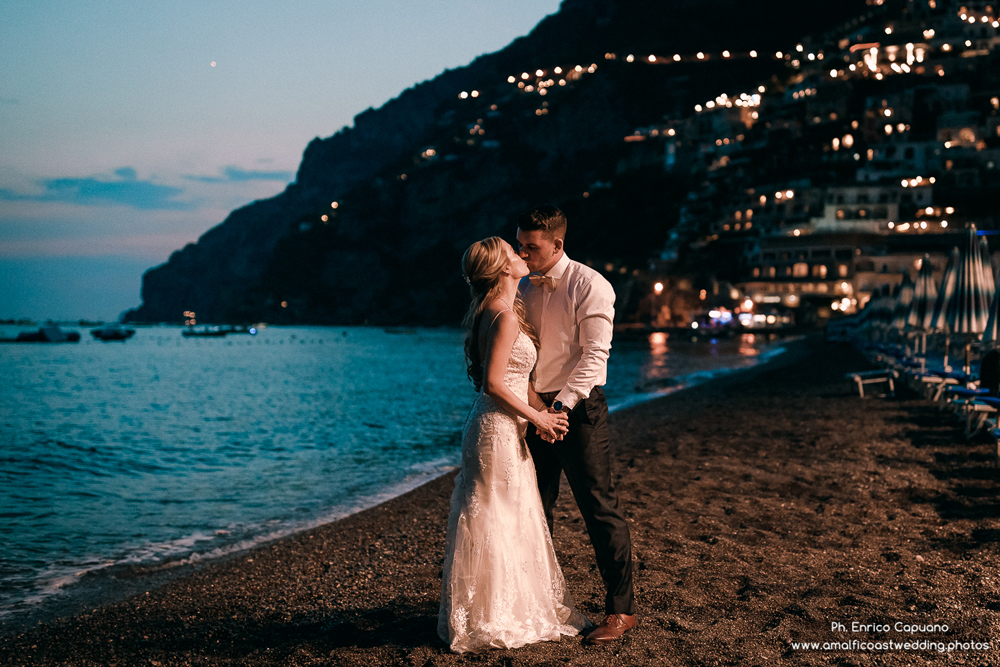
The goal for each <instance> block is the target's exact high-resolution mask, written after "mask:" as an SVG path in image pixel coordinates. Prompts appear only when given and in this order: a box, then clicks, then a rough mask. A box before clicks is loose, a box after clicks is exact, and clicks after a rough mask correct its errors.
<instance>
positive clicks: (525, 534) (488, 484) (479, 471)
mask: <svg viewBox="0 0 1000 667" xmlns="http://www.w3.org/2000/svg"><path fill="white" fill-rule="evenodd" d="M534 365H535V347H534V345H532V343H531V340H530V339H529V338H528V337H527V336H526V335H524V333H519V334H518V337H517V339H516V340H515V342H514V347H513V350H512V351H511V355H510V360H509V361H508V362H507V372H506V375H505V378H504V379H505V382H506V384H507V386H508V387H510V389H511V390H512V391H513V392H514V393H515V394H516V395H518V396H519V397H520V398H522V399H523V400H524V401H525V402H527V400H528V375H529V373H530V372H531V369H532V368H533V367H534ZM526 426H527V422H525V421H524V420H521V419H520V418H518V417H516V416H512V415H511V414H510V413H508V412H506V411H504V410H503V408H501V407H500V406H499V405H497V404H496V403H495V402H494V401H493V399H492V398H490V397H489V396H487V395H486V394H485V393H482V392H480V394H479V396H477V397H476V402H475V403H474V404H473V407H472V411H471V412H470V414H469V417H468V419H467V420H466V423H465V429H464V431H463V434H462V470H461V471H460V472H459V473H458V477H457V478H456V479H455V492H454V493H453V494H452V496H451V512H450V514H449V516H448V535H447V542H446V546H445V561H444V581H443V585H442V591H441V609H440V612H439V613H438V635H440V636H441V639H443V640H444V641H445V642H447V643H448V645H449V646H450V647H451V649H452V650H453V651H456V652H459V653H464V652H467V651H472V652H478V651H483V650H485V649H488V648H516V647H518V646H524V645H525V644H531V643H534V642H540V641H549V640H558V639H559V638H560V637H561V636H562V635H577V634H579V632H580V630H581V629H582V628H583V627H584V626H585V625H586V624H587V621H586V619H584V617H583V616H581V615H580V614H579V613H578V612H577V611H576V610H575V609H574V608H573V600H572V598H571V597H570V595H569V593H568V591H567V590H566V583H565V580H564V579H563V575H562V570H561V569H560V568H559V563H558V562H557V561H556V555H555V551H554V550H553V548H552V538H551V537H550V535H549V531H548V527H547V526H546V523H545V516H544V514H543V511H542V501H541V497H540V496H539V495H538V484H537V482H536V481H535V468H534V464H533V463H532V461H531V455H530V454H529V453H528V448H527V446H526V445H525V443H524V432H525V428H526Z"/></svg>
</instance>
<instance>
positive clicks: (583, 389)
mask: <svg viewBox="0 0 1000 667" xmlns="http://www.w3.org/2000/svg"><path fill="white" fill-rule="evenodd" d="M578 303H579V306H578V307H577V309H576V321H577V327H578V331H579V340H578V341H577V342H578V344H579V345H580V347H581V348H582V354H581V357H580V361H579V362H577V364H576V366H575V367H574V368H573V371H572V372H571V373H570V375H569V378H568V379H567V380H566V384H565V386H564V387H563V388H562V390H560V392H559V394H558V395H557V396H556V400H559V401H562V403H563V405H565V406H566V407H568V408H570V409H572V408H574V407H576V404H577V403H579V402H580V401H581V400H583V399H585V398H587V397H588V396H590V392H591V391H593V389H594V387H596V386H597V385H603V384H604V383H605V382H606V381H607V377H608V357H609V356H610V355H611V336H612V333H613V328H614V325H613V323H614V319H615V292H614V289H612V287H611V284H610V283H608V282H607V281H606V280H604V279H603V278H598V279H594V280H591V281H590V283H588V284H587V285H586V286H584V287H583V289H582V290H581V298H580V299H579V302H578Z"/></svg>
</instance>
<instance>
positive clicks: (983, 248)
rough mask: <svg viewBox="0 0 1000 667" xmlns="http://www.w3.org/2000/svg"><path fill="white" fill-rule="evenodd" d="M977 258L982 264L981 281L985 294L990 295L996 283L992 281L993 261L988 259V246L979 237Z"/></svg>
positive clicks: (984, 238) (982, 238)
mask: <svg viewBox="0 0 1000 667" xmlns="http://www.w3.org/2000/svg"><path fill="white" fill-rule="evenodd" d="M979 256H980V258H981V259H982V262H983V280H984V281H985V283H984V284H985V285H986V293H987V294H990V295H992V294H993V292H994V291H995V290H996V283H995V282H994V280H993V276H994V273H993V271H994V269H993V261H992V260H991V259H990V244H989V243H987V241H986V237H985V236H980V237H979Z"/></svg>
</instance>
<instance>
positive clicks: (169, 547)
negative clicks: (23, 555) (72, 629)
mask: <svg viewBox="0 0 1000 667" xmlns="http://www.w3.org/2000/svg"><path fill="white" fill-rule="evenodd" d="M455 468H456V466H455V461H454V460H453V459H452V458H450V457H440V458H438V459H436V460H431V461H425V462H422V463H419V464H416V465H413V466H411V467H410V470H411V471H412V472H411V474H410V475H408V476H407V477H406V478H405V479H403V480H401V481H400V482H398V483H396V484H394V485H392V486H390V487H388V488H386V489H383V490H382V491H380V492H378V493H375V494H370V495H367V496H364V497H361V498H358V499H356V500H354V501H353V502H351V503H349V504H346V505H342V506H337V507H333V508H330V509H328V510H327V511H325V512H323V513H322V514H320V515H319V516H316V517H313V518H311V519H307V520H299V521H287V522H282V521H278V520H269V521H264V522H261V523H259V524H253V525H245V526H230V529H229V530H223V529H219V530H213V531H199V532H196V533H193V534H191V535H187V536H185V537H181V538H178V539H175V540H169V541H165V542H150V543H148V544H144V545H142V546H139V547H137V548H134V549H132V550H130V551H129V552H128V553H126V554H124V555H121V556H118V557H116V558H111V559H100V558H92V559H87V560H85V561H82V562H78V563H72V564H69V563H62V564H50V565H49V566H47V567H46V568H45V570H43V571H42V572H41V573H39V574H37V575H35V578H34V581H33V582H32V583H31V586H30V589H31V592H30V593H28V594H27V595H24V596H23V597H20V598H19V599H18V600H16V601H15V600H8V601H6V602H5V603H4V604H3V606H0V618H2V617H4V616H8V615H10V614H13V613H16V612H18V611H22V610H23V609H24V607H26V606H35V605H37V604H39V603H42V602H45V601H46V600H48V599H49V598H51V597H52V596H54V595H60V594H65V593H66V592H67V589H71V588H72V586H73V584H75V583H77V582H79V581H80V580H81V578H83V577H87V576H95V575H100V574H102V573H104V572H108V573H111V572H114V576H129V575H132V576H141V575H143V574H150V573H153V572H162V571H164V570H171V569H174V568H178V567H182V566H185V565H196V564H201V563H206V562H209V561H212V560H216V559H219V558H223V557H226V556H231V555H233V554H237V553H240V552H243V551H248V550H250V549H253V548H255V547H258V546H260V545H262V544H266V543H268V542H273V541H275V540H280V539H282V538H285V537H289V536H290V535H294V534H295V533H299V532H302V531H306V530H311V529H313V528H317V527H319V526H322V525H324V524H328V523H332V522H334V521H337V520H339V519H343V518H345V517H347V516H350V515H352V514H356V513H358V512H361V511H363V510H366V509H368V508H370V507H374V506H376V505H379V504H381V503H383V502H385V501H387V500H391V499H393V498H396V497H398V496H401V495H403V494H404V493H407V492H409V491H412V490H413V489H415V488H417V487H419V486H421V485H423V484H425V483H427V482H429V481H430V480H432V479H435V478H437V477H440V476H441V475H443V474H446V473H448V472H450V471H452V470H454V469H455ZM234 534H237V535H244V536H245V537H243V538H241V539H236V540H235V541H229V542H226V540H233V539H234ZM219 542H223V543H221V544H219ZM212 543H216V546H213V545H212Z"/></svg>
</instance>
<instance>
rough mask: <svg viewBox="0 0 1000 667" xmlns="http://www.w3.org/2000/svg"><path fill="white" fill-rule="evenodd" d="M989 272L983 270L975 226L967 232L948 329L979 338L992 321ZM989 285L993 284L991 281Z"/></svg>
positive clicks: (953, 332) (949, 309) (991, 294)
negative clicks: (987, 273) (987, 274)
mask: <svg viewBox="0 0 1000 667" xmlns="http://www.w3.org/2000/svg"><path fill="white" fill-rule="evenodd" d="M985 275H986V271H985V270H984V267H983V256H982V249H981V246H980V244H979V239H978V237H977V236H976V228H975V226H970V227H969V228H968V229H966V230H965V241H964V242H963V244H962V248H961V259H960V260H959V263H958V275H957V277H956V284H955V293H954V297H953V298H952V300H951V303H950V306H949V308H948V311H947V315H946V319H947V322H948V330H949V331H950V332H951V333H952V334H962V335H964V336H966V337H969V336H973V335H975V336H978V335H979V334H981V333H983V331H984V330H985V329H986V320H988V319H989V307H990V299H991V298H992V297H993V293H992V292H991V291H989V290H988V289H987V281H986V277H985ZM989 282H992V280H991V281H989Z"/></svg>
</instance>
